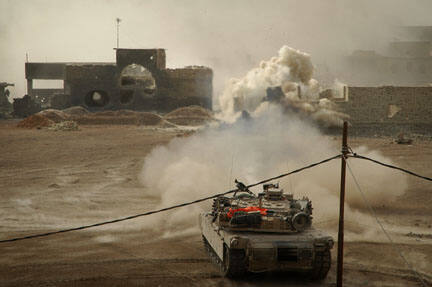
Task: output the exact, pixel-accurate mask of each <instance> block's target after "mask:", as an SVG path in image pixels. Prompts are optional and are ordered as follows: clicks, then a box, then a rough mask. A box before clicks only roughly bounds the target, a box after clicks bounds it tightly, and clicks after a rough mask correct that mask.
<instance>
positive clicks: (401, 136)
mask: <svg viewBox="0 0 432 287" xmlns="http://www.w3.org/2000/svg"><path fill="white" fill-rule="evenodd" d="M412 142H413V140H412V139H411V138H408V137H407V136H406V135H405V134H404V133H400V134H399V135H398V137H397V139H396V143H397V144H412Z"/></svg>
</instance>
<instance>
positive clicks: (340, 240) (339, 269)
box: [336, 122, 348, 287]
mask: <svg viewBox="0 0 432 287" xmlns="http://www.w3.org/2000/svg"><path fill="white" fill-rule="evenodd" d="M347 138H348V123H347V122H344V123H343V135H342V155H343V157H346V155H347V154H348V144H347ZM345 175H346V162H345V159H344V158H342V161H341V184H340V197H339V232H338V257H337V282H336V286H337V287H342V285H343V284H342V279H343V245H344V204H345Z"/></svg>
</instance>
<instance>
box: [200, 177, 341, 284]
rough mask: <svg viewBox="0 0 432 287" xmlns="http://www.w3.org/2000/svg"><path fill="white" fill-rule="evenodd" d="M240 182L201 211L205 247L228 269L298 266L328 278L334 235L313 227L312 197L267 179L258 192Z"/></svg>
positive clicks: (227, 272)
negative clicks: (229, 194) (295, 195)
mask: <svg viewBox="0 0 432 287" xmlns="http://www.w3.org/2000/svg"><path fill="white" fill-rule="evenodd" d="M235 182H236V184H237V188H238V191H236V192H235V193H234V194H233V196H232V197H227V196H220V197H217V198H215V199H214V201H213V207H212V210H211V211H210V212H207V213H202V214H200V216H199V225H200V229H201V233H202V237H203V241H204V247H205V248H206V250H207V251H208V252H209V255H210V256H211V257H212V258H213V259H214V261H215V262H216V263H217V264H218V265H219V266H220V268H221V271H222V274H223V275H224V276H226V277H230V278H236V277H240V276H242V275H245V273H247V272H253V273H257V272H266V271H290V272H293V271H294V272H302V273H304V274H305V275H306V276H308V277H310V278H311V279H313V280H320V279H324V278H325V277H326V276H327V273H328V271H329V270H330V264H331V254H330V250H331V249H332V247H333V245H334V241H333V238H332V237H330V236H328V235H327V234H325V233H324V232H322V231H320V230H316V229H314V228H313V227H312V202H311V201H310V200H309V199H308V198H307V197H303V198H302V199H294V198H293V195H292V194H288V193H284V191H283V189H279V184H264V185H263V192H261V193H259V194H258V195H255V194H254V193H252V192H251V191H249V190H248V189H247V187H246V186H245V185H244V184H243V183H241V182H238V181H237V180H236V181H235Z"/></svg>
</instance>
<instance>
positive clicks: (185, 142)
mask: <svg viewBox="0 0 432 287" xmlns="http://www.w3.org/2000/svg"><path fill="white" fill-rule="evenodd" d="M358 152H359V153H361V154H364V155H367V156H372V157H374V158H376V159H378V160H383V161H385V162H391V160H389V159H388V158H385V157H383V156H381V155H380V154H379V153H377V152H374V151H368V150H367V149H365V148H362V149H359V150H358ZM337 153H338V146H337V145H335V143H334V141H332V140H331V139H330V138H329V137H326V136H324V135H322V134H321V133H320V132H319V130H318V129H317V128H316V127H313V126H312V125H311V124H309V123H306V122H304V121H302V120H300V119H298V118H297V117H296V116H289V115H286V114H283V113H282V111H281V109H280V107H277V106H271V107H269V108H268V110H267V111H265V112H263V113H261V114H260V116H256V117H252V119H250V120H245V119H239V120H237V121H236V122H235V123H233V124H223V125H221V126H219V127H213V128H208V129H206V130H203V131H202V132H199V133H196V134H194V135H192V136H190V137H187V138H176V139H174V140H172V141H171V142H170V143H169V144H168V145H166V146H160V147H157V148H155V149H154V150H153V151H152V152H151V153H150V154H149V155H148V156H147V157H146V158H145V163H144V167H143V170H142V173H141V175H140V180H141V182H142V184H143V185H145V186H146V187H147V188H146V189H147V190H149V194H148V195H151V196H155V197H157V198H159V199H160V207H167V206H171V205H175V204H179V203H182V202H186V201H192V200H195V199H197V198H201V197H205V196H208V195H212V194H216V193H221V192H224V191H227V190H229V189H232V188H233V187H234V186H233V181H234V179H235V178H237V179H238V180H240V181H242V182H244V183H246V184H251V183H254V182H257V181H259V180H262V179H265V178H268V177H273V176H275V175H278V174H281V173H284V172H286V171H290V170H293V169H296V168H299V167H303V166H305V165H307V164H310V163H312V162H316V161H319V160H322V159H324V158H327V157H330V156H333V155H335V154H337ZM350 164H351V166H352V169H353V171H354V173H355V175H356V177H357V178H358V180H359V182H360V183H361V184H362V188H363V190H364V192H365V194H366V196H367V197H368V200H369V201H370V202H371V204H372V205H374V206H379V205H381V204H384V203H386V202H388V201H390V200H394V199H395V198H397V197H398V196H399V195H401V194H403V193H404V190H405V188H406V187H407V182H406V179H405V178H404V177H403V176H401V175H400V174H395V173H394V172H393V171H391V170H390V171H389V170H388V169H382V168H379V167H376V166H373V165H371V164H369V163H367V162H362V161H354V160H350ZM339 170H340V161H338V160H335V161H332V162H329V163H326V164H324V165H322V166H319V167H316V168H313V169H310V170H307V171H305V172H303V173H301V174H297V175H293V176H291V177H287V178H283V179H281V180H280V186H281V187H282V188H284V189H285V192H289V193H294V195H295V196H296V197H301V196H308V197H309V198H310V199H311V200H312V202H313V206H314V218H315V219H314V220H315V221H316V222H324V221H334V220H335V219H336V218H337V214H338V208H339V207H338V206H339V205H338V192H339V180H340V177H339V176H340V174H339ZM260 188H261V187H259V188H258V187H257V188H254V189H253V191H254V192H255V193H257V192H259V190H260ZM346 197H347V198H346V209H347V211H346V216H347V220H351V221H353V222H361V223H362V224H365V225H372V226H376V224H375V223H374V222H373V219H372V218H371V217H369V216H368V215H367V209H366V207H365V205H364V202H363V200H362V199H361V196H360V195H359V194H358V192H357V191H356V188H355V186H354V183H353V182H352V180H350V179H348V181H347V196H346ZM210 208H211V202H210V201H209V202H205V203H202V204H200V205H192V206H188V207H185V208H181V209H178V210H175V211H172V212H167V213H163V214H161V215H156V216H154V217H152V219H151V220H153V221H151V222H149V225H148V226H147V227H146V228H151V229H153V230H154V229H156V230H157V229H159V230H160V231H162V232H164V234H165V236H171V235H179V234H189V233H195V232H197V231H198V229H197V226H198V224H197V217H198V214H199V213H200V212H203V211H204V210H208V209H210ZM329 226H330V227H332V228H333V227H334V224H333V225H329ZM361 232H362V230H361Z"/></svg>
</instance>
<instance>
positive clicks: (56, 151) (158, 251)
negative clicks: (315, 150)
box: [0, 121, 432, 286]
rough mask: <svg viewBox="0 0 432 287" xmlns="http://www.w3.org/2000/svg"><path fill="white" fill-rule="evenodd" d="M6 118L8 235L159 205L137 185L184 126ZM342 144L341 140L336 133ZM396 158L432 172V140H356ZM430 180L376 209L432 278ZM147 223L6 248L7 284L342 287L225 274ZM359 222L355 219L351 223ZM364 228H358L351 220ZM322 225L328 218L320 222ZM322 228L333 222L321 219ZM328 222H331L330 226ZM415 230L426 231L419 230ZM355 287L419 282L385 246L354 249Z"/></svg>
mask: <svg viewBox="0 0 432 287" xmlns="http://www.w3.org/2000/svg"><path fill="white" fill-rule="evenodd" d="M15 125H16V121H0V147H1V149H0V150H1V157H0V215H1V216H0V239H6V238H11V237H15V236H22V235H28V234H33V233H39V232H46V231H51V230H55V229H59V228H66V227H73V226H79V225H82V224H90V223H95V222H98V221H104V220H106V219H111V218H117V217H122V216H127V215H132V214H136V213H141V212H145V211H148V210H151V209H152V208H154V207H155V206H156V205H157V204H158V201H157V199H155V198H151V197H149V196H146V189H147V188H149V187H143V186H142V185H141V184H140V183H139V181H138V174H139V172H140V171H141V169H142V163H143V160H144V157H145V156H146V155H147V154H148V153H149V152H150V150H151V149H152V148H153V147H155V146H157V145H161V144H165V143H167V142H168V141H169V140H170V139H172V138H173V137H176V136H181V134H179V133H178V132H176V131H163V130H152V129H145V128H143V127H137V126H85V127H81V130H80V131H74V132H61V131H57V132H55V131H50V130H25V129H18V128H16V127H15ZM334 140H336V141H338V140H339V139H338V138H335V139H334ZM349 142H350V145H351V146H352V147H353V148H355V147H356V146H358V145H367V146H368V147H370V148H373V149H378V150H380V151H381V152H383V154H384V155H386V156H389V157H390V158H392V159H393V160H394V161H395V162H396V163H397V164H398V165H400V166H404V167H406V168H408V169H411V170H414V171H417V172H419V173H422V174H424V175H426V176H429V177H432V168H431V167H432V142H428V141H418V142H415V143H414V145H411V146H408V145H397V144H393V143H391V139H366V138H351V139H350V140H349ZM431 195H432V185H431V183H430V182H426V181H422V180H419V179H415V178H410V179H409V189H408V190H407V192H406V193H405V194H404V195H403V196H401V197H400V198H399V199H398V200H397V201H395V202H391V203H389V204H387V205H385V206H383V207H382V208H379V209H378V215H379V216H380V218H382V220H383V222H384V224H390V225H393V226H395V225H397V226H400V227H401V230H403V232H399V233H397V232H395V233H392V237H393V238H395V241H396V242H398V248H399V249H400V251H401V252H402V253H403V254H404V255H405V257H406V258H407V260H408V261H409V262H410V263H411V264H412V265H413V266H414V268H416V269H417V270H418V271H419V273H421V274H422V275H423V276H424V278H425V280H426V281H427V284H429V285H430V282H432V280H431V279H432V236H431V234H432V227H431V224H432V207H431V206H432V196H431ZM146 220H147V219H146V218H138V219H135V220H132V221H130V222H127V223H119V224H114V225H109V226H105V227H98V228H94V229H90V230H83V231H77V232H71V233H65V234H58V235H54V236H50V237H45V238H38V239H33V240H24V241H19V242H12V243H2V244H0V253H1V256H0V285H1V286H335V284H334V282H335V276H336V271H335V259H336V248H335V249H333V252H332V257H333V264H332V269H331V270H330V273H329V275H328V277H327V279H326V280H325V281H323V282H321V283H316V282H310V281H308V280H307V279H304V278H302V277H301V276H299V275H296V274H278V273H267V274H259V275H251V276H250V278H248V279H245V280H240V281H231V280H228V279H224V278H222V277H221V276H220V274H219V272H218V269H217V267H216V266H215V265H213V263H212V262H211V261H210V260H209V258H208V256H207V254H206V253H205V252H204V249H203V247H202V243H201V238H200V235H199V234H191V235H187V236H177V237H170V238H168V237H161V236H160V234H158V232H157V231H156V229H155V231H154V232H148V231H146V232H144V231H143V230H141V229H140V225H141V224H142V223H143V222H145V221H146ZM347 224H348V225H349V224H350V223H349V222H348V223H347ZM351 224H354V223H351ZM317 225H318V227H319V224H317ZM323 226H324V225H323ZM324 227H325V226H324ZM408 230H412V232H414V233H419V234H422V235H421V236H420V235H419V236H414V237H409V236H406V235H405V234H406V233H407V231H408ZM345 247H346V248H345V271H346V272H345V277H344V282H345V283H346V284H345V285H346V286H421V285H420V284H419V281H418V280H417V279H416V278H415V276H414V275H413V273H412V272H411V271H410V270H409V268H408V267H407V266H406V265H405V264H404V262H403V261H402V260H401V258H400V257H399V256H398V254H397V252H396V251H395V250H394V249H393V247H392V245H391V244H389V243H387V242H381V243H377V242H366V241H362V242H356V241H350V242H346V244H345Z"/></svg>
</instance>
